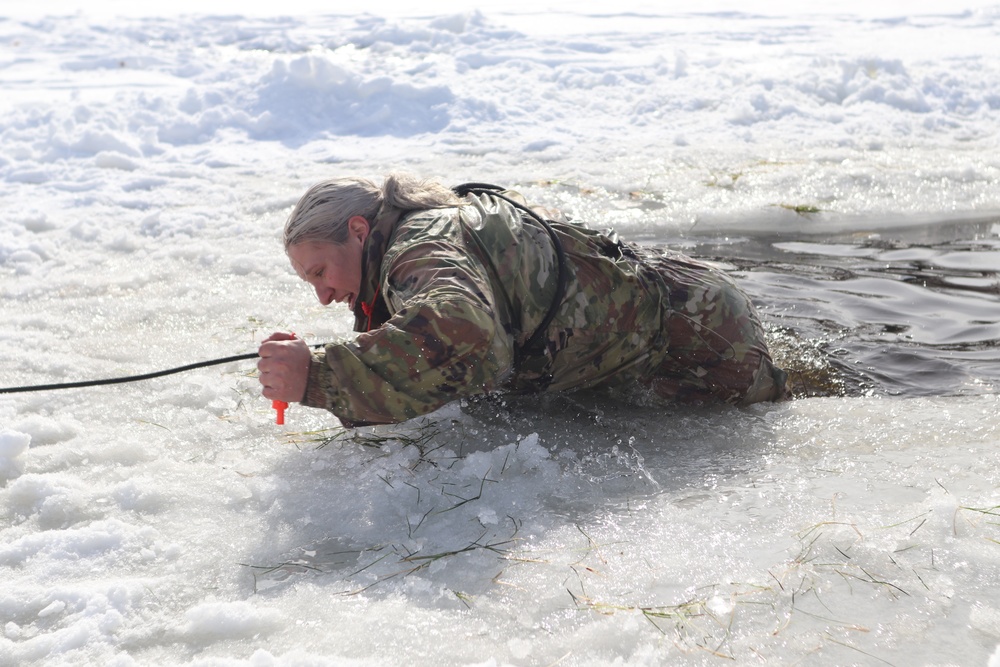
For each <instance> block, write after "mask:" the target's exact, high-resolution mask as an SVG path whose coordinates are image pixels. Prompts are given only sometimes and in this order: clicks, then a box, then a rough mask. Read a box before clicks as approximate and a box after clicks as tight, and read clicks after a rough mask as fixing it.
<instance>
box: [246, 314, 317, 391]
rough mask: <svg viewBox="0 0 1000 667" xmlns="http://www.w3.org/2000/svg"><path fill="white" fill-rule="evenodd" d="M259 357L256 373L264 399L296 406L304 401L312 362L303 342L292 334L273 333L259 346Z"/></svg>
mask: <svg viewBox="0 0 1000 667" xmlns="http://www.w3.org/2000/svg"><path fill="white" fill-rule="evenodd" d="M258 354H260V361H258V362H257V370H258V371H260V383H261V384H262V385H263V386H264V389H263V391H262V392H261V393H262V394H263V395H264V398H269V399H271V400H272V401H284V402H286V403H298V402H300V401H301V400H302V399H303V398H305V393H306V384H307V383H308V380H309V363H310V362H311V360H312V353H310V352H309V346H308V345H306V344H305V341H302V340H299V339H298V338H296V337H295V334H292V333H283V332H277V333H273V334H271V335H270V336H268V337H267V338H266V339H264V342H263V343H261V345H260V349H259V350H258Z"/></svg>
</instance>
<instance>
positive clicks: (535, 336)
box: [452, 183, 569, 356]
mask: <svg viewBox="0 0 1000 667" xmlns="http://www.w3.org/2000/svg"><path fill="white" fill-rule="evenodd" d="M452 191H453V192H454V193H455V194H457V195H458V196H459V197H464V196H466V195H469V194H476V195H480V194H490V195H492V196H494V197H497V198H498V199H502V200H504V201H505V202H507V203H508V204H510V205H511V206H513V207H514V208H516V209H518V210H519V211H521V212H522V213H524V214H525V215H527V216H528V219H529V220H531V221H533V222H535V223H537V224H538V225H539V226H540V227H541V228H542V229H544V230H545V231H546V233H547V234H548V235H549V238H550V239H551V240H552V248H553V250H554V251H555V254H556V263H557V264H558V282H557V283H556V293H555V295H554V296H553V297H552V303H551V304H549V310H548V312H546V313H545V318H544V319H543V320H542V323H541V324H539V325H538V328H537V329H535V331H534V333H532V334H531V338H529V339H528V341H527V342H526V343H525V344H524V346H523V347H522V353H523V354H524V355H527V356H536V355H544V354H545V343H544V340H545V332H546V331H547V330H548V328H549V325H550V324H552V320H553V319H555V317H556V313H557V312H558V311H559V306H560V304H562V301H563V299H564V298H565V297H566V285H567V284H568V283H569V267H568V266H567V265H566V251H565V250H564V249H563V244H562V241H560V240H559V236H558V235H557V234H556V231H555V230H554V229H552V225H550V224H549V222H548V221H547V220H546V219H545V218H543V217H542V216H540V215H538V214H537V213H535V212H534V211H532V210H531V209H530V208H528V207H527V206H525V205H524V204H522V203H520V202H519V201H516V200H514V199H512V198H511V197H508V196H507V195H505V194H503V192H504V188H502V187H500V186H499V185H492V184H490V183H463V184H461V185H456V186H455V187H453V188H452Z"/></svg>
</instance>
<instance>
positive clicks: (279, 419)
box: [271, 401, 288, 426]
mask: <svg viewBox="0 0 1000 667" xmlns="http://www.w3.org/2000/svg"><path fill="white" fill-rule="evenodd" d="M271 407H272V408H274V409H275V410H276V411H277V413H278V414H277V415H275V417H274V423H275V424H277V425H278V426H282V425H284V423H285V410H287V409H288V403H285V402H284V401H271Z"/></svg>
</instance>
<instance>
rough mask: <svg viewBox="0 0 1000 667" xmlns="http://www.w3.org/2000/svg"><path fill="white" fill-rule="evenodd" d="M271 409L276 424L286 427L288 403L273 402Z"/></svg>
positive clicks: (293, 335)
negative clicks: (274, 413)
mask: <svg viewBox="0 0 1000 667" xmlns="http://www.w3.org/2000/svg"><path fill="white" fill-rule="evenodd" d="M292 338H295V333H294V332H292ZM271 407H272V408H274V411H275V412H276V413H277V414H276V415H275V416H274V423H275V424H277V425H278V426H284V425H285V410H287V409H288V403H285V402H284V401H271Z"/></svg>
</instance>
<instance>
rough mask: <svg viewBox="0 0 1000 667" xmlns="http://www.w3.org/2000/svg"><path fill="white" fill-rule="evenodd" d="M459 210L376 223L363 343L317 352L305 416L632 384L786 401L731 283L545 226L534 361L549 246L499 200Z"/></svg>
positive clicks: (707, 271)
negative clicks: (557, 246) (541, 330)
mask: <svg viewBox="0 0 1000 667" xmlns="http://www.w3.org/2000/svg"><path fill="white" fill-rule="evenodd" d="M506 194H507V195H508V196H511V195H514V193H510V192H508V193H506ZM466 201H467V202H468V203H467V204H464V205H462V206H459V207H456V208H443V209H432V210H427V211H410V212H402V211H398V210H389V211H382V212H381V213H380V214H379V216H378V218H377V219H376V220H375V221H374V222H373V224H372V225H371V229H370V233H369V237H368V239H367V240H366V242H365V247H364V251H363V252H364V257H363V260H362V267H363V268H362V282H361V293H360V294H359V295H358V296H357V299H356V306H355V318H356V319H355V330H356V331H359V332H361V334H360V335H359V336H358V337H357V338H356V339H354V340H352V341H349V342H343V343H333V344H330V345H327V346H326V347H325V349H324V350H323V351H322V352H317V353H314V355H313V360H312V364H311V366H310V372H309V383H308V386H307V389H306V394H305V397H304V400H303V403H304V404H305V405H309V406H313V407H321V408H325V409H327V410H329V411H331V412H333V413H334V414H335V415H337V416H338V417H339V418H340V419H341V421H343V422H344V423H345V424H347V425H360V424H378V423H392V422H398V421H403V420H406V419H409V418H412V417H416V416H418V415H421V414H425V413H427V412H430V411H432V410H435V409H437V408H438V407H440V406H442V405H444V404H446V403H448V402H450V401H453V400H455V399H458V398H462V397H465V396H472V395H476V394H482V393H486V392H491V391H498V390H502V391H516V392H525V391H559V390H568V389H582V388H589V387H607V386H616V385H623V384H626V383H636V382H641V383H643V384H645V385H647V386H649V387H650V388H651V389H653V390H654V391H655V392H656V393H657V394H659V395H661V396H663V397H665V398H668V399H670V400H691V399H694V400H705V399H717V400H723V401H728V402H732V403H740V404H747V403H753V402H757V401H762V400H776V399H778V398H781V397H783V395H784V373H782V371H780V370H778V369H777V368H775V367H774V366H773V365H772V363H771V359H770V356H769V355H768V352H767V348H766V346H765V343H764V339H763V332H762V330H761V326H760V323H759V321H758V319H757V316H756V315H755V314H754V312H753V307H752V305H751V304H750V302H749V300H748V299H747V297H746V296H745V295H744V294H743V293H742V292H741V291H740V290H739V289H738V288H737V287H736V285H735V284H734V283H733V282H732V280H731V279H729V278H728V277H727V276H725V275H723V274H721V273H720V272H718V271H716V270H714V269H712V268H710V267H709V266H707V265H705V264H702V263H699V262H696V261H694V260H692V259H690V258H687V257H684V256H683V255H679V254H676V253H669V252H662V251H654V250H650V249H643V248H638V247H634V246H631V245H626V244H623V243H621V242H619V241H617V240H616V239H615V238H613V237H610V236H607V235H604V234H600V233H598V232H595V231H592V230H589V229H586V228H585V227H582V226H580V225H575V224H570V223H557V222H550V224H551V226H552V228H553V229H554V230H555V231H556V233H557V235H558V237H559V239H560V241H561V244H562V247H563V249H564V253H565V258H566V260H567V268H568V271H569V276H568V278H569V279H568V282H567V284H566V292H565V295H564V297H563V299H562V301H561V304H560V306H559V308H558V311H557V312H556V314H555V318H554V319H553V320H552V322H551V324H550V326H549V327H548V328H547V331H546V332H545V335H544V339H543V340H544V341H545V345H544V349H541V350H538V353H536V354H526V353H525V352H524V344H525V342H526V341H527V340H528V339H529V338H530V337H531V335H532V334H533V333H534V331H535V329H536V328H538V326H539V324H540V323H541V322H542V321H543V320H544V318H545V315H546V313H547V312H548V309H549V306H550V304H551V303H552V300H553V297H554V296H555V294H556V292H557V279H556V276H557V272H558V261H557V258H556V254H555V251H554V247H553V242H552V240H551V239H550V238H549V236H548V233H547V232H546V231H545V230H544V229H543V228H542V227H541V226H540V225H539V224H537V223H532V222H530V221H525V219H524V214H523V213H522V212H521V211H519V210H518V209H516V208H515V207H513V206H512V205H511V204H509V203H508V202H506V201H503V200H502V199H499V198H497V197H495V196H493V195H489V194H485V195H469V196H468V197H467V200H466Z"/></svg>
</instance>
